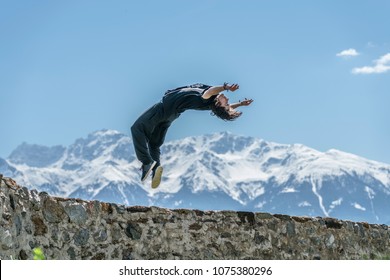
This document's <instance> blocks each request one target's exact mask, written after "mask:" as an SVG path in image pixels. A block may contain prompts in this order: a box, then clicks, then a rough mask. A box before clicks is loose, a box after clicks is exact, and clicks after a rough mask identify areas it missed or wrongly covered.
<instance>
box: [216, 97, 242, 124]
mask: <svg viewBox="0 0 390 280" xmlns="http://www.w3.org/2000/svg"><path fill="white" fill-rule="evenodd" d="M211 111H212V112H213V114H214V115H215V116H217V117H218V118H220V119H223V120H225V121H233V120H235V119H236V118H238V117H239V116H241V114H242V113H241V112H238V111H236V110H234V109H233V108H232V107H231V106H230V105H229V99H228V98H227V97H226V96H225V95H224V94H223V93H220V94H218V95H217V96H216V97H215V99H214V103H213V104H212V105H211Z"/></svg>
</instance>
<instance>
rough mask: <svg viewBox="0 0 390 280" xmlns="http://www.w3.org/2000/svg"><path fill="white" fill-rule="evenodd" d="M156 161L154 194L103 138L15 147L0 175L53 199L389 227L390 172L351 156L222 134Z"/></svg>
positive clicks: (110, 134) (107, 135)
mask: <svg viewBox="0 0 390 280" xmlns="http://www.w3.org/2000/svg"><path fill="white" fill-rule="evenodd" d="M161 161H162V164H163V166H164V177H163V181H162V183H161V185H160V187H159V188H158V189H156V190H154V189H151V188H150V186H149V185H148V184H141V182H140V171H139V168H140V163H139V162H138V161H137V159H136V158H135V155H134V150H133V144H132V141H131V138H130V137H128V136H126V135H124V134H122V133H120V132H117V131H114V130H101V131H96V132H94V133H91V134H90V135H88V136H87V137H86V138H81V139H78V140H76V141H75V143H74V144H72V145H71V146H69V147H66V148H65V147H61V146H55V147H51V148H48V147H43V146H38V145H29V144H26V143H23V144H22V145H20V146H19V147H17V148H16V149H15V151H14V152H13V153H12V154H11V156H10V157H9V158H8V159H7V160H1V159H0V172H2V173H3V174H4V173H6V174H5V175H7V174H10V175H12V176H13V177H14V178H15V179H16V180H17V181H18V182H19V183H20V184H22V185H26V186H29V187H33V188H38V189H39V190H40V191H47V192H48V193H50V194H53V195H61V196H70V197H80V198H83V199H91V200H92V199H98V200H103V201H108V202H115V203H123V204H127V205H130V204H136V205H157V206H162V207H170V208H177V207H180V208H198V209H214V210H219V209H234V210H248V211H267V212H272V213H286V214H289V215H308V216H332V217H337V218H342V219H350V220H367V221H369V222H375V223H389V222H390V203H389V202H390V200H389V199H390V165H388V164H384V163H379V162H375V161H371V160H367V159H364V158H361V157H358V156H356V155H353V154H348V153H344V152H341V151H337V150H329V151H327V152H320V151H316V150H314V149H311V148H309V147H306V146H304V145H301V144H293V145H285V144H277V143H272V142H266V141H264V140H261V139H256V138H253V137H244V136H237V135H233V134H231V133H227V132H224V133H216V134H213V135H204V136H197V137H188V138H184V139H181V140H177V141H171V142H167V143H166V144H164V145H163V147H162V159H161ZM3 170H4V171H3Z"/></svg>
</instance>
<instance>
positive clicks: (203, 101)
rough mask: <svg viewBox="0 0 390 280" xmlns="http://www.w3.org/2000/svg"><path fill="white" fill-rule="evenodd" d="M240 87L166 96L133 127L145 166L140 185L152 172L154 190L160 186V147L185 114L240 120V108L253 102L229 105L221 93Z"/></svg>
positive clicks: (182, 90)
mask: <svg viewBox="0 0 390 280" xmlns="http://www.w3.org/2000/svg"><path fill="white" fill-rule="evenodd" d="M238 88H239V86H238V84H231V85H230V84H228V83H224V84H223V85H222V86H208V85H204V84H194V85H190V86H184V87H179V88H176V89H172V90H168V91H167V92H165V94H164V96H163V98H162V99H161V101H160V102H158V103H156V104H155V105H153V106H152V107H150V108H149V109H148V110H146V111H145V112H144V113H143V114H142V115H141V116H140V117H139V118H138V119H137V120H136V121H135V122H134V124H133V125H132V127H131V134H132V137H133V143H134V149H135V153H136V155H137V158H138V160H139V161H141V162H142V167H141V170H142V175H141V181H142V182H144V181H145V180H146V179H147V178H148V176H149V175H150V173H151V172H152V188H157V187H158V186H159V185H160V182H161V176H162V172H163V167H162V166H161V163H160V147H161V146H162V144H163V143H164V139H165V135H166V133H167V131H168V128H169V126H170V125H171V124H172V122H173V121H174V120H175V119H177V118H178V117H179V116H180V114H181V113H183V112H184V111H186V110H189V109H194V110H211V111H212V114H213V115H215V116H217V117H219V118H221V119H223V120H225V121H232V120H235V119H236V118H238V117H239V116H241V114H242V113H241V112H239V111H236V108H237V107H240V106H248V105H250V104H251V103H252V102H253V100H252V99H246V98H245V100H244V101H239V102H237V103H232V104H229V99H228V98H227V97H226V96H225V95H224V94H222V93H221V92H223V91H225V90H227V91H236V90H237V89H238Z"/></svg>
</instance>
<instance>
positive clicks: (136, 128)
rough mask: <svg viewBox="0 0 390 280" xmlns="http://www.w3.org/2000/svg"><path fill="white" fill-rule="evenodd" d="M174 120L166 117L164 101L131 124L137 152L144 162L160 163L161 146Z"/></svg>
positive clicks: (139, 158) (140, 159)
mask: <svg viewBox="0 0 390 280" xmlns="http://www.w3.org/2000/svg"><path fill="white" fill-rule="evenodd" d="M171 124H172V121H170V120H167V119H165V118H164V108H163V105H162V103H161V102H160V103H157V104H155V105H153V106H152V107H150V108H149V109H148V110H146V111H145V112H144V113H143V114H142V115H141V116H140V117H139V118H138V119H137V120H136V121H135V122H134V124H133V125H132V126H131V135H132V137H133V144H134V150H135V154H136V156H137V158H138V160H139V161H141V162H142V164H145V165H146V164H149V163H151V162H152V161H156V162H157V164H158V165H160V154H161V152H160V147H161V146H162V144H163V143H164V140H165V135H166V134H167V131H168V128H169V126H170V125H171Z"/></svg>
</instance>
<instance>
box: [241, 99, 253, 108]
mask: <svg viewBox="0 0 390 280" xmlns="http://www.w3.org/2000/svg"><path fill="white" fill-rule="evenodd" d="M239 102H240V105H241V106H249V105H250V104H251V103H252V102H253V99H247V98H245V99H244V100H243V101H239Z"/></svg>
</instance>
